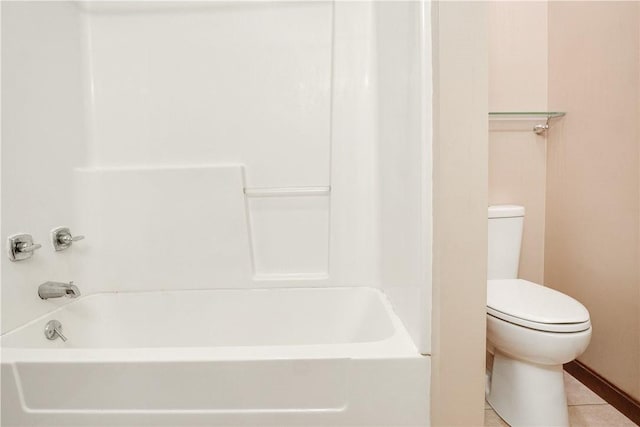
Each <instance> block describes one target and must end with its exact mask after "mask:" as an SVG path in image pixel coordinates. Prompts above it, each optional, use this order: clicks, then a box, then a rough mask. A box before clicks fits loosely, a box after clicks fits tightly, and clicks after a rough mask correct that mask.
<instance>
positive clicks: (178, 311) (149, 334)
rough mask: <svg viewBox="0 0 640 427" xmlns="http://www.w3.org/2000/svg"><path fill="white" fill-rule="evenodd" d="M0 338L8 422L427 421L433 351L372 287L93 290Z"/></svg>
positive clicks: (4, 419) (4, 413) (4, 416)
mask: <svg viewBox="0 0 640 427" xmlns="http://www.w3.org/2000/svg"><path fill="white" fill-rule="evenodd" d="M45 303H46V302H43V304H45ZM51 319H57V320H59V321H60V322H61V323H62V327H63V333H64V335H65V336H66V337H67V338H68V341H67V342H62V340H60V339H56V340H54V341H49V340H47V339H46V338H45V336H44V333H43V330H44V326H45V324H46V323H47V322H48V321H49V320H51ZM0 344H1V345H2V425H3V426H18V425H19V426H31V425H38V426H62V425H64V426H67V425H74V426H101V425H113V426H142V425H149V426H160V425H172V426H188V425H207V426H211V425H305V426H309V425H356V424H358V425H385V426H389V425H394V426H399V425H412V426H417V425H427V424H428V413H429V358H428V357H424V356H421V355H419V354H418V352H417V350H416V348H415V346H414V344H413V342H412V341H411V339H410V337H409V335H408V334H407V332H406V330H405V329H404V327H403V325H402V323H401V322H400V321H399V319H398V318H397V317H396V315H395V314H394V313H393V311H392V309H391V306H390V304H389V303H388V301H387V299H386V297H385V296H384V294H382V293H381V292H379V291H377V290H375V289H372V288H328V289H327V288H325V289H320V288H312V289H269V290H210V291H209V290H206V291H202V290H199V291H174V292H161V291H160V292H139V293H103V294H94V295H90V296H87V297H81V298H79V299H78V300H76V301H73V302H71V303H70V304H67V305H65V306H63V307H62V308H59V309H57V310H55V311H53V312H51V313H50V314H48V315H46V316H43V317H40V318H38V319H36V320H34V321H32V322H30V323H28V324H26V325H24V326H22V327H19V328H17V329H15V330H13V331H11V332H9V333H6V334H4V335H3V336H2V338H1V341H0Z"/></svg>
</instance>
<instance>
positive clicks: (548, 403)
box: [487, 205, 591, 427]
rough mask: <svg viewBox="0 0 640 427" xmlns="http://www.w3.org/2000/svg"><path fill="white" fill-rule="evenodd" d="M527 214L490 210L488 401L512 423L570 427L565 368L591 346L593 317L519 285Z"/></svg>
mask: <svg viewBox="0 0 640 427" xmlns="http://www.w3.org/2000/svg"><path fill="white" fill-rule="evenodd" d="M523 222H524V207H522V206H514V205H500V206H490V207H489V264H488V268H489V270H488V279H489V280H488V281H487V341H488V348H489V351H490V352H491V353H493V355H494V359H493V368H492V370H491V372H490V375H489V377H488V384H487V401H488V402H489V404H490V405H491V406H492V407H493V409H494V410H495V411H496V412H497V413H498V415H500V416H501V417H502V418H503V419H504V420H505V421H506V422H507V423H509V424H510V425H512V426H514V427H518V426H545V427H550V426H568V425H569V416H568V412H567V402H566V395H565V391H564V383H563V374H562V364H563V363H567V362H570V361H571V360H573V359H575V358H576V357H578V356H579V355H580V354H582V353H583V352H584V350H585V349H586V348H587V346H588V345H589V340H590V339H591V322H590V320H589V312H588V311H587V309H586V308H585V307H584V306H583V305H582V304H580V303H579V302H578V301H576V300H575V299H573V298H571V297H570V296H568V295H565V294H563V293H561V292H558V291H555V290H553V289H550V288H546V287H544V286H541V285H538V284H536V283H532V282H528V281H526V280H521V279H518V278H517V277H518V263H519V261H520V244H521V241H522V229H523Z"/></svg>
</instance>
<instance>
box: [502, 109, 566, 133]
mask: <svg viewBox="0 0 640 427" xmlns="http://www.w3.org/2000/svg"><path fill="white" fill-rule="evenodd" d="M566 114H567V113H566V112H563V111H492V112H489V120H490V121H499V120H512V121H513V120H517V121H523V120H526V121H540V120H541V119H544V123H538V124H536V125H534V126H533V129H532V130H533V132H535V133H536V134H537V135H541V134H544V133H545V132H546V131H547V130H549V125H550V122H551V120H552V119H558V118H561V117H564V116H565V115H566Z"/></svg>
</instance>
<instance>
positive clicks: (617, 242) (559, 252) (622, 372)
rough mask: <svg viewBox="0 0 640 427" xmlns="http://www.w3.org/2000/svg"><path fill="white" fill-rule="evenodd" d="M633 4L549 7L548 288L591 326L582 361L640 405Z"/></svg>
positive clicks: (637, 74) (639, 89)
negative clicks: (552, 112)
mask: <svg viewBox="0 0 640 427" xmlns="http://www.w3.org/2000/svg"><path fill="white" fill-rule="evenodd" d="M639 8H640V3H638V2H615V3H614V2H575V3H574V2H552V3H550V4H549V40H550V43H549V105H551V106H553V108H557V109H561V110H566V111H567V112H568V114H567V116H566V118H565V119H563V120H562V121H560V122H559V123H558V126H557V127H556V128H554V129H553V131H552V132H551V133H550V139H549V144H548V151H549V152H548V163H547V217H546V222H547V233H546V245H545V249H546V253H545V282H546V284H547V285H548V286H550V287H553V288H556V289H559V290H561V291H563V292H565V293H567V294H569V295H571V296H573V297H575V298H577V299H578V300H580V301H581V302H582V303H583V304H585V305H586V306H587V308H588V309H589V312H590V314H591V319H592V323H593V338H592V340H591V345H590V346H589V348H588V349H587V351H586V352H585V354H584V355H583V356H581V357H580V358H579V360H580V361H581V362H583V363H585V364H586V365H587V366H589V367H590V368H592V369H594V370H595V371H596V372H598V373H599V374H601V375H603V376H604V377H605V378H607V379H608V380H610V381H611V382H613V383H614V384H616V385H617V386H618V387H620V388H622V389H623V390H624V391H626V392H627V393H629V394H631V395H632V396H633V397H635V398H636V399H640V271H639V260H640V237H639V236H640V224H639V223H640V153H639V147H640V130H639V127H638V123H639V122H640V34H639V26H640V19H639V17H640V12H639Z"/></svg>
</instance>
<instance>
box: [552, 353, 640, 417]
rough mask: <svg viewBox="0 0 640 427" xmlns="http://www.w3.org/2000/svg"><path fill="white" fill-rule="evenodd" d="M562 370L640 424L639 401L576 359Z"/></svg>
mask: <svg viewBox="0 0 640 427" xmlns="http://www.w3.org/2000/svg"><path fill="white" fill-rule="evenodd" d="M564 370H565V371H567V372H568V373H570V374H571V375H572V376H573V377H575V378H576V379H577V380H578V381H580V382H581V383H582V384H584V385H586V386H587V387H588V388H590V389H591V390H592V391H593V392H594V393H596V394H597V395H598V396H600V397H601V398H603V399H604V400H606V401H607V402H608V403H609V404H610V405H611V406H613V407H614V408H616V409H617V410H618V411H620V412H622V413H623V414H624V415H625V416H626V417H627V418H629V419H630V420H631V421H633V422H634V423H636V424H638V425H640V402H638V401H637V400H635V399H634V398H632V397H631V396H629V395H628V394H627V393H625V392H624V391H622V390H620V389H619V388H618V387H616V386H615V385H613V384H611V383H610V382H609V381H607V380H606V379H605V378H603V377H601V376H600V375H598V373H597V372H594V371H592V370H591V369H590V368H589V367H587V366H585V365H583V364H582V363H580V362H579V361H577V360H574V361H573V362H569V363H567V364H566V365H564Z"/></svg>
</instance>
